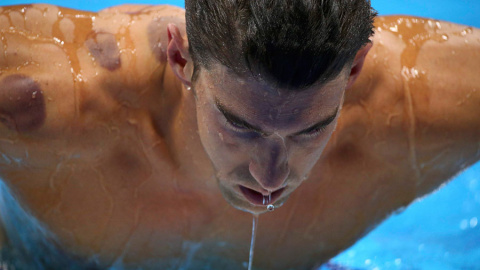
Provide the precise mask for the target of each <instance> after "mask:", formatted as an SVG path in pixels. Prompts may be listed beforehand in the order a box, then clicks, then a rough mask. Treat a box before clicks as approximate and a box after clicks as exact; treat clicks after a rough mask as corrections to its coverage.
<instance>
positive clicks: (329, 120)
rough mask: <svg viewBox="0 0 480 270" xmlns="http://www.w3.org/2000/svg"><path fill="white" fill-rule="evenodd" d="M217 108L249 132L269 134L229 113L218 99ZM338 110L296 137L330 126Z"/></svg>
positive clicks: (216, 101) (229, 119) (228, 118)
mask: <svg viewBox="0 0 480 270" xmlns="http://www.w3.org/2000/svg"><path fill="white" fill-rule="evenodd" d="M215 106H217V108H218V110H219V111H220V112H221V113H222V114H223V116H225V118H226V119H227V120H228V121H230V122H233V123H235V124H238V125H241V126H243V127H245V128H246V129H249V130H252V131H255V132H258V133H261V134H268V133H267V132H265V131H263V130H262V129H261V128H259V127H257V126H255V125H252V124H250V123H248V122H247V121H245V120H244V119H242V118H241V117H240V116H237V115H235V114H234V113H232V112H231V111H229V110H228V109H227V108H225V106H224V105H223V104H222V103H221V102H220V101H219V100H218V99H217V98H215ZM338 110H339V107H337V108H335V111H334V112H333V113H332V114H331V115H330V116H328V117H327V118H325V119H323V120H320V121H319V122H317V123H315V124H313V125H312V126H310V127H308V128H306V129H303V130H301V131H299V132H297V133H295V135H299V134H303V133H307V132H309V131H311V130H314V129H318V128H323V127H326V126H328V125H329V124H330V123H332V122H333V120H335V118H336V117H337V114H338Z"/></svg>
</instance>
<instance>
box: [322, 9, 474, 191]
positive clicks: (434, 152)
mask: <svg viewBox="0 0 480 270" xmlns="http://www.w3.org/2000/svg"><path fill="white" fill-rule="evenodd" d="M375 26H376V29H375V36H374V37H373V42H374V46H373V48H372V50H371V52H370V53H369V55H368V57H367V60H366V63H365V67H364V70H363V71H362V74H361V75H360V77H359V79H358V81H357V83H356V84H355V85H354V86H353V88H352V89H349V90H347V93H346V98H345V105H344V110H343V111H342V116H341V118H340V120H339V126H338V128H337V132H336V134H335V136H334V138H333V140H332V143H331V146H334V147H330V149H332V152H331V153H332V157H337V161H338V163H339V164H342V165H343V166H351V165H348V164H355V163H353V160H349V159H348V158H349V157H358V158H359V157H360V156H361V158H362V160H363V162H364V163H366V162H367V160H369V159H371V160H372V164H377V165H376V166H370V167H369V166H362V167H361V168H355V170H356V171H358V170H363V171H365V173H368V174H372V173H376V174H384V175H385V174H389V175H390V176H389V179H390V181H391V182H390V183H391V184H392V185H393V183H397V184H398V185H403V187H410V188H409V191H408V192H406V193H405V194H414V195H412V196H411V197H410V198H415V197H417V196H422V195H424V194H426V193H429V192H431V191H432V190H434V189H436V188H438V187H439V186H440V185H441V184H443V183H445V182H446V181H448V180H449V179H451V178H452V177H453V176H455V175H456V174H457V173H459V172H460V171H462V170H463V169H465V168H466V167H468V166H470V165H472V164H473V163H475V162H476V161H478V160H479V158H480V139H479V138H480V119H479V118H478V115H479V113H480V106H478V105H479V104H480V89H479V88H478V85H479V84H480V77H479V76H478V71H479V70H480V31H479V30H478V29H476V28H473V27H469V26H464V25H458V24H453V23H448V22H443V21H437V20H430V19H424V18H417V17H406V16H389V17H379V18H377V20H376V22H375ZM347 146H348V147H347ZM350 152H351V154H350V155H349V154H346V153H350ZM374 161H375V162H374ZM344 168H345V167H344ZM345 170H346V169H344V171H345ZM353 170H354V169H352V171H353ZM347 171H348V170H347ZM397 195H398V194H397Z"/></svg>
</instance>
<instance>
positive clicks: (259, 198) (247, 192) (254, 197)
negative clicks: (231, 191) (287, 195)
mask: <svg viewBox="0 0 480 270" xmlns="http://www.w3.org/2000/svg"><path fill="white" fill-rule="evenodd" d="M239 187H240V191H241V192H242V194H243V196H245V198H247V200H248V201H249V202H250V203H252V204H254V205H258V206H265V205H267V204H273V203H274V202H275V201H276V200H277V199H278V198H279V197H280V196H281V195H282V193H283V191H284V190H285V188H281V189H279V190H277V191H275V192H272V194H271V200H270V201H268V196H263V194H261V193H259V192H256V191H255V190H252V189H249V188H247V187H244V186H239ZM265 199H266V200H265Z"/></svg>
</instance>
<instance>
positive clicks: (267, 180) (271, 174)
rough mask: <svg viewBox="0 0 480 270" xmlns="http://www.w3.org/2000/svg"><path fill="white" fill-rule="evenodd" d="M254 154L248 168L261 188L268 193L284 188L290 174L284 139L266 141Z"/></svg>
mask: <svg viewBox="0 0 480 270" xmlns="http://www.w3.org/2000/svg"><path fill="white" fill-rule="evenodd" d="M252 154H253V155H252V157H251V159H250V160H251V161H250V164H249V166H248V168H249V170H250V174H251V175H252V176H253V178H255V180H257V182H258V183H259V184H260V186H261V187H262V188H264V189H266V190H268V191H275V190H277V189H279V188H282V187H283V185H284V183H285V180H286V179H287V177H288V175H289V173H290V168H289V166H288V153H287V148H286V145H285V143H284V141H283V140H282V138H275V139H272V140H270V139H265V141H264V142H262V143H259V144H258V145H257V146H256V149H255V150H254V151H252Z"/></svg>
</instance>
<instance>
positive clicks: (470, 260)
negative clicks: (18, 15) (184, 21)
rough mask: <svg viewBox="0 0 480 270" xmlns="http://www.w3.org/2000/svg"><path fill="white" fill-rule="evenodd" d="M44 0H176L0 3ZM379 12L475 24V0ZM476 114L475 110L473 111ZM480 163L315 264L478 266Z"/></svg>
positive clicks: (80, 5)
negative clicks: (337, 253)
mask: <svg viewBox="0 0 480 270" xmlns="http://www.w3.org/2000/svg"><path fill="white" fill-rule="evenodd" d="M23 3H49V4H55V5H60V6H64V7H69V8H75V9H82V10H90V11H97V10H100V9H102V8H105V7H109V6H113V5H119V4H122V3H144V4H161V3H163V4H171V5H176V6H181V7H183V6H184V3H183V1H180V0H158V1H152V0H129V1H118V0H117V1H113V0H103V1H102V0H73V1H65V0H63V1H62V0H43V1H37V0H33V1H32V0H30V1H29V0H24V1H21V0H0V5H16V4H23ZM372 6H373V7H374V8H375V9H377V11H378V12H379V14H380V15H389V14H409V15H416V16H422V17H429V18H434V19H439V20H446V21H451V22H455V23H461V24H466V25H470V26H475V27H480V1H479V0H435V1H432V0H417V1H415V0H397V1H392V0H372ZM479 117H480V116H479ZM479 219H480V163H478V164H476V165H475V166H473V167H471V168H469V169H468V170H466V171H465V172H463V173H462V174H460V175H459V176H457V177H456V178H455V179H454V180H453V181H451V182H450V183H449V184H448V185H446V187H444V188H442V189H440V190H439V191H437V192H435V193H434V194H432V195H430V196H427V197H426V198H424V199H421V200H418V201H417V202H415V203H413V204H412V205H411V206H409V207H408V208H407V209H406V210H405V211H404V212H403V213H401V214H398V215H394V216H392V217H390V218H389V219H387V220H386V221H385V222H384V223H383V224H382V225H380V226H379V227H377V228H376V229H375V230H374V231H372V232H371V233H370V234H368V235H367V236H366V237H364V238H363V239H362V240H360V241H359V242H357V243H356V244H355V245H354V246H353V247H351V248H350V249H348V250H346V251H345V252H343V253H341V254H340V255H338V256H337V257H335V258H334V259H332V261H331V263H330V264H328V265H325V266H323V267H321V268H320V269H322V270H323V269H355V270H357V269H365V270H367V269H371V270H380V269H402V270H403V269H422V270H450V269H451V270H453V269H455V270H456V269H464V270H467V269H468V270H470V269H472V270H473V269H480V224H479Z"/></svg>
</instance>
